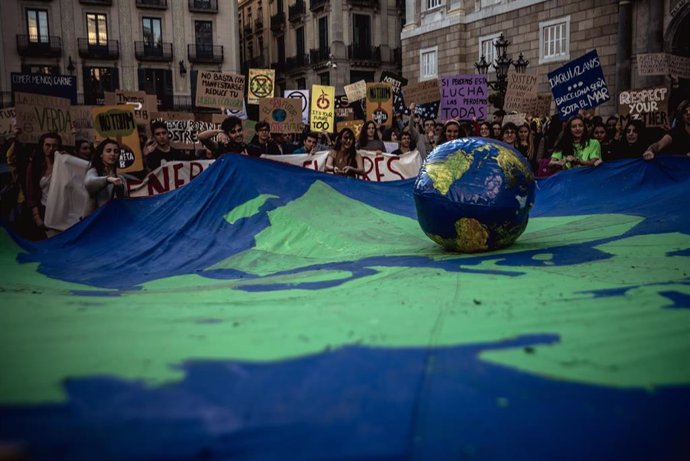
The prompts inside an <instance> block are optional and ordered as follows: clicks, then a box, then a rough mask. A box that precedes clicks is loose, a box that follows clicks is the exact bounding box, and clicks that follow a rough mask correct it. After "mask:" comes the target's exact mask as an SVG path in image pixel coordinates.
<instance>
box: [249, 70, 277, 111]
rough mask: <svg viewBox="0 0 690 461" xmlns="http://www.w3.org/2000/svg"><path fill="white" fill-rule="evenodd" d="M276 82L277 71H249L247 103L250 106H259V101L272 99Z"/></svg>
mask: <svg viewBox="0 0 690 461" xmlns="http://www.w3.org/2000/svg"><path fill="white" fill-rule="evenodd" d="M275 81H276V71H275V69H249V91H248V92H247V102H248V103H249V104H259V99H262V98H272V97H273V90H274V88H275Z"/></svg>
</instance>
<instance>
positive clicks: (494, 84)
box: [474, 34, 529, 109]
mask: <svg viewBox="0 0 690 461" xmlns="http://www.w3.org/2000/svg"><path fill="white" fill-rule="evenodd" d="M508 45H510V42H509V41H508V40H506V39H505V37H503V34H501V36H500V37H499V38H498V39H497V40H495V41H494V47H496V59H495V60H494V62H493V63H488V62H486V58H485V57H484V55H482V57H481V58H480V59H479V62H477V63H475V64H474V65H475V67H476V68H477V71H478V72H479V73H480V74H483V75H486V74H488V72H489V67H493V68H494V69H495V70H496V80H492V81H489V82H488V83H489V86H490V87H491V88H492V89H494V90H495V91H496V92H497V93H498V98H497V100H496V101H495V104H494V105H495V106H496V107H498V108H499V109H503V101H504V99H505V95H506V90H507V89H508V70H509V69H510V65H511V64H512V65H513V66H514V67H515V71H516V72H517V73H520V74H521V73H523V72H525V69H527V66H528V65H529V61H528V60H526V59H525V58H524V56H523V55H522V53H520V57H519V58H518V60H517V61H515V62H513V60H512V59H511V58H509V57H508Z"/></svg>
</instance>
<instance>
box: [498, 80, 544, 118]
mask: <svg viewBox="0 0 690 461" xmlns="http://www.w3.org/2000/svg"><path fill="white" fill-rule="evenodd" d="M536 102H537V76H536V75H530V74H524V73H517V72H510V73H509V74H508V87H507V89H506V95H505V98H504V101H503V110H505V111H506V112H511V111H515V112H525V113H528V114H533V113H534V110H535V106H536Z"/></svg>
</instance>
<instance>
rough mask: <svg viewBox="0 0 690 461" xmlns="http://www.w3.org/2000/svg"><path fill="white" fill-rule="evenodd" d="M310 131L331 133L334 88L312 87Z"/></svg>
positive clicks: (333, 118)
mask: <svg viewBox="0 0 690 461" xmlns="http://www.w3.org/2000/svg"><path fill="white" fill-rule="evenodd" d="M311 95H312V96H311V116H310V118H309V119H310V127H311V128H310V129H311V131H316V132H321V131H324V130H325V131H332V130H333V127H334V125H335V87H334V86H327V85H312V87H311Z"/></svg>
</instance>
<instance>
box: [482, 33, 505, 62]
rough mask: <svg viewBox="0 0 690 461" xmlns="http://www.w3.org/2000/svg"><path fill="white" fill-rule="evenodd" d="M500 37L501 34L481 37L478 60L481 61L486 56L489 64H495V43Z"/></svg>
mask: <svg viewBox="0 0 690 461" xmlns="http://www.w3.org/2000/svg"><path fill="white" fill-rule="evenodd" d="M500 36H501V33H500V32H499V33H497V34H492V35H485V36H483V37H479V56H478V59H481V58H482V56H484V59H486V62H488V63H489V64H493V62H494V61H495V60H496V47H495V46H494V41H495V40H497V39H498V38H499V37H500Z"/></svg>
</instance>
